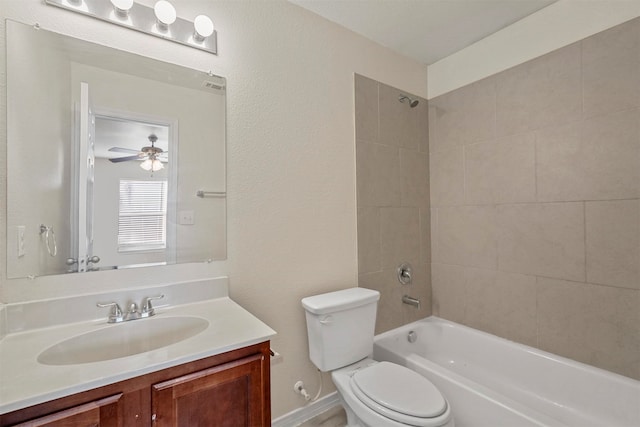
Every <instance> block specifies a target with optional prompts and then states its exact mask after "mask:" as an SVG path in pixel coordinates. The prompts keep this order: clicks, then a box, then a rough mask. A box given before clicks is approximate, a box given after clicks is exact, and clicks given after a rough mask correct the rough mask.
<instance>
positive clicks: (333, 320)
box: [302, 288, 454, 427]
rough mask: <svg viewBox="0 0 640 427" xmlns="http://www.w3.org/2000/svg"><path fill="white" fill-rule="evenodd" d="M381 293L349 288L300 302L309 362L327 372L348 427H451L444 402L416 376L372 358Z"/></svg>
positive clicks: (425, 380)
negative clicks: (306, 337)
mask: <svg viewBox="0 0 640 427" xmlns="http://www.w3.org/2000/svg"><path fill="white" fill-rule="evenodd" d="M378 299H380V293H379V292H377V291H374V290H371V289H365V288H350V289H345V290H342V291H337V292H330V293H327V294H322V295H316V296H312V297H308V298H303V299H302V306H303V307H304V309H305V310H306V318H307V331H308V333H309V353H310V356H311V361H312V362H313V363H314V364H315V365H316V366H317V367H318V369H320V370H321V371H323V372H327V371H331V378H332V379H333V382H334V384H335V385H336V388H337V389H338V394H339V395H340V398H341V400H342V403H343V405H344V408H345V410H346V412H347V422H348V426H349V427H407V426H419V427H445V426H446V427H453V426H454V422H453V416H452V414H451V408H450V407H449V403H448V402H447V400H446V399H445V398H444V396H442V394H441V393H440V391H439V390H438V389H437V388H436V387H435V386H434V385H433V384H432V383H431V382H430V381H429V380H427V379H426V378H424V377H422V376H421V375H420V374H418V373H416V372H414V371H412V370H410V369H408V368H405V367H404V366H400V365H397V364H394V363H389V362H376V361H375V360H373V359H371V358H370V356H371V353H372V352H373V336H374V328H375V321H376V309H377V305H378Z"/></svg>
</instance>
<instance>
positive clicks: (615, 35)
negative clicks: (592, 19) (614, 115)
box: [582, 19, 640, 117]
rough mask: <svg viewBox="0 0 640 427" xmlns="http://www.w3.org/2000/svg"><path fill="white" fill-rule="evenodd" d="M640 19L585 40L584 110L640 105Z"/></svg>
mask: <svg viewBox="0 0 640 427" xmlns="http://www.w3.org/2000/svg"><path fill="white" fill-rule="evenodd" d="M639 52H640V20H638V19H634V20H632V21H630V22H627V23H625V24H622V25H618V26H616V27H614V28H612V29H610V30H607V31H603V32H601V33H598V34H596V35H594V36H591V37H588V38H586V39H584V40H583V41H582V67H583V88H584V89H583V90H584V114H585V117H591V116H594V115H598V114H607V113H610V112H613V111H620V110H627V109H630V108H634V107H639V106H640V81H639V78H638V76H639V75H640V53H639Z"/></svg>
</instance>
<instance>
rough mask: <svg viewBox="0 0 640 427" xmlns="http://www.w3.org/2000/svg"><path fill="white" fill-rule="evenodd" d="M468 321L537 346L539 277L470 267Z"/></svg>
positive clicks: (473, 324)
mask: <svg viewBox="0 0 640 427" xmlns="http://www.w3.org/2000/svg"><path fill="white" fill-rule="evenodd" d="M466 292H467V295H466V297H467V306H466V312H465V324H467V325H469V326H471V327H472V328H476V329H480V330H483V331H486V332H489V333H491V334H494V335H497V336H500V337H503V338H506V339H510V340H513V341H517V342H519V343H523V344H527V345H531V346H535V345H536V344H537V330H536V278H535V276H526V275H524V274H517V273H505V272H501V271H496V270H484V269H482V270H481V269H477V268H468V269H467V270H466Z"/></svg>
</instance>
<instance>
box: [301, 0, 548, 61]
mask: <svg viewBox="0 0 640 427" xmlns="http://www.w3.org/2000/svg"><path fill="white" fill-rule="evenodd" d="M289 1H290V2H292V3H294V4H297V5H299V6H301V7H303V8H305V9H308V10H310V11H312V12H314V13H317V14H318V15H321V16H323V17H325V18H326V19H328V20H330V21H333V22H335V23H337V24H340V25H342V26H343V27H346V28H348V29H350V30H352V31H354V32H356V33H358V34H361V35H363V36H364V37H366V38H368V39H371V40H373V41H375V42H377V43H379V44H381V45H383V46H386V47H388V48H390V49H392V50H394V51H396V52H399V53H402V54H404V55H406V56H409V57H411V58H414V59H415V60H417V61H419V62H422V63H425V64H433V63H434V62H436V61H438V60H440V59H442V58H444V57H446V56H449V55H451V54H452V53H454V52H457V51H459V50H461V49H463V48H465V47H467V46H469V45H471V44H473V43H475V42H477V41H478V40H481V39H483V38H485V37H487V36H488V35H490V34H493V33H495V32H497V31H499V30H501V29H502V28H504V27H507V26H509V25H511V24H513V23H514V22H516V21H519V20H520V19H522V18H524V17H526V16H528V15H530V14H532V13H534V12H536V11H537V10H540V9H542V8H544V7H546V6H548V5H550V4H552V3H554V2H555V1H556V0H289Z"/></svg>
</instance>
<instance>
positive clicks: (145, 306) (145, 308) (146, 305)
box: [140, 294, 164, 317]
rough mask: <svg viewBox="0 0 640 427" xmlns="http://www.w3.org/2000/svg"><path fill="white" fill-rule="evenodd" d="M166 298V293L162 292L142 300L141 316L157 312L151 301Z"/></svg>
mask: <svg viewBox="0 0 640 427" xmlns="http://www.w3.org/2000/svg"><path fill="white" fill-rule="evenodd" d="M162 298H164V294H160V295H158V296H157V297H147V298H145V299H144V300H143V301H142V312H141V313H140V317H151V316H153V315H154V314H156V311H155V309H154V308H153V305H151V301H153V300H156V299H162Z"/></svg>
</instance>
